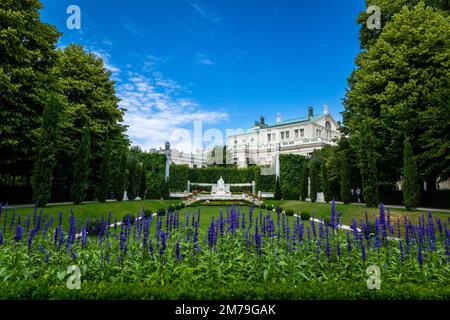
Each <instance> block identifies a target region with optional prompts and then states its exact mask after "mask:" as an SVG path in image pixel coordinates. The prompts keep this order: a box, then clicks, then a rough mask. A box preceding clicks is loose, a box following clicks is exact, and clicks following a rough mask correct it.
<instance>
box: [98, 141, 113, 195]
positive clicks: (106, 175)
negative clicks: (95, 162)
mask: <svg viewBox="0 0 450 320" xmlns="http://www.w3.org/2000/svg"><path fill="white" fill-rule="evenodd" d="M111 153H112V143H111V140H110V139H109V138H107V140H106V145H105V147H104V149H103V157H102V164H101V166H100V180H99V185H98V193H97V198H98V201H100V202H105V201H106V199H107V198H108V192H109V188H110V186H111V175H112V168H111Z"/></svg>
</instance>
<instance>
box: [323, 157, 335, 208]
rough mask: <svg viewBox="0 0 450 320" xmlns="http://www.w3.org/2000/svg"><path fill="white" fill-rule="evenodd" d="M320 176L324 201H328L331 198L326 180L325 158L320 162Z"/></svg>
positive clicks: (328, 183)
mask: <svg viewBox="0 0 450 320" xmlns="http://www.w3.org/2000/svg"><path fill="white" fill-rule="evenodd" d="M321 178H322V191H323V197H324V200H325V202H327V203H328V202H330V201H331V200H332V198H333V195H332V193H331V189H330V182H329V181H328V170H327V163H326V159H323V161H322V164H321Z"/></svg>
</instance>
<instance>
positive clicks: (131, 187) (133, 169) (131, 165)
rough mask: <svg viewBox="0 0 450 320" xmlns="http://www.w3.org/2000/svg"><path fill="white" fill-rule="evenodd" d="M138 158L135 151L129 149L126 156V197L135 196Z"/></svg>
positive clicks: (131, 197)
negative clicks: (128, 154)
mask: <svg viewBox="0 0 450 320" xmlns="http://www.w3.org/2000/svg"><path fill="white" fill-rule="evenodd" d="M137 173H138V160H137V156H136V152H134V151H133V150H131V152H130V156H129V158H128V199H130V200H134V199H135V198H136V197H137V190H138V184H139V181H138V179H137Z"/></svg>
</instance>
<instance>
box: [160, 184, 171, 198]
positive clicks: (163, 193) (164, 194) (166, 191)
mask: <svg viewBox="0 0 450 320" xmlns="http://www.w3.org/2000/svg"><path fill="white" fill-rule="evenodd" d="M161 198H162V199H169V198H170V190H169V181H164V183H163V187H162V190H161Z"/></svg>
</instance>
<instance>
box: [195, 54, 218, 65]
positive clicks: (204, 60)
mask: <svg viewBox="0 0 450 320" xmlns="http://www.w3.org/2000/svg"><path fill="white" fill-rule="evenodd" d="M196 62H197V63H198V64H204V65H214V64H215V62H214V61H212V60H211V59H210V58H209V57H208V56H207V55H206V54H204V53H197V60H196Z"/></svg>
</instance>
